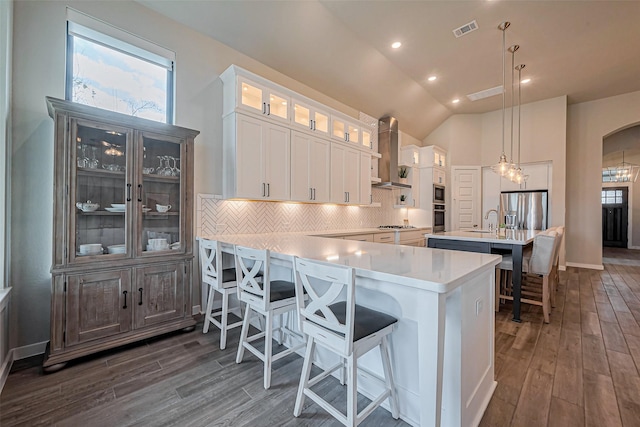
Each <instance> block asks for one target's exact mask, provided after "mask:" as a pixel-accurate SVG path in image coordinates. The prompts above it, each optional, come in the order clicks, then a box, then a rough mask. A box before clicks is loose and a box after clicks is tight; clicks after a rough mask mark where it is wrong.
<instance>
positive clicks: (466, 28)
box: [453, 19, 478, 37]
mask: <svg viewBox="0 0 640 427" xmlns="http://www.w3.org/2000/svg"><path fill="white" fill-rule="evenodd" d="M477 29H478V23H477V22H476V20H475V19H474V20H473V21H471V22H469V23H468V24H464V25H463V26H462V27H460V28H456V29H455V30H453V34H454V35H455V36H456V37H462V36H464V35H465V34H468V33H470V32H471V31H475V30H477Z"/></svg>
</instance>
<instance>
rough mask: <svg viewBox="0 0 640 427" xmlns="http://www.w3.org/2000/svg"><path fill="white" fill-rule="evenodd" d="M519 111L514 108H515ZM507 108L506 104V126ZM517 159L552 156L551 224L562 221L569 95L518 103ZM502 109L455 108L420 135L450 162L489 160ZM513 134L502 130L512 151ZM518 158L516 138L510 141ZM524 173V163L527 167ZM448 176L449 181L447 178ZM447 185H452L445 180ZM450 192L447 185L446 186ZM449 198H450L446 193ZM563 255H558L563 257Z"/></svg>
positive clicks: (495, 153) (497, 143) (495, 154)
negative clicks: (443, 151) (473, 110)
mask: <svg viewBox="0 0 640 427" xmlns="http://www.w3.org/2000/svg"><path fill="white" fill-rule="evenodd" d="M516 114H517V111H516ZM510 118H511V110H510V109H507V111H506V114H505V121H506V123H507V129H508V126H509V123H510ZM521 118H522V125H521V143H520V146H521V150H522V154H521V156H520V161H521V163H533V162H541V161H549V160H550V161H552V162H553V174H552V184H551V188H552V192H551V201H550V204H551V206H552V209H551V225H561V224H564V223H565V193H566V185H565V178H566V170H567V167H566V158H567V157H566V145H567V141H566V128H567V98H566V96H560V97H557V98H552V99H547V100H544V101H539V102H533V103H529V104H523V105H522V112H521ZM501 130H502V110H498V111H492V112H489V113H485V114H457V115H454V116H451V117H450V118H449V119H447V120H446V121H445V122H444V123H443V124H442V125H441V126H440V127H438V128H437V129H436V130H435V131H433V132H432V133H431V134H430V135H429V136H427V138H425V140H424V145H432V144H433V145H438V146H440V147H442V148H445V149H446V150H447V151H448V155H449V165H453V166H472V165H476V166H491V165H493V164H495V163H497V162H498V159H499V157H500V153H501V152H502V135H501ZM510 138H511V134H510V131H509V130H507V132H506V134H505V153H506V154H507V156H508V157H511V139H510ZM513 158H514V160H517V140H516V144H515V145H514V154H513ZM524 171H525V173H526V168H525V170H524ZM449 182H451V181H450V180H449ZM449 187H450V186H449ZM447 191H448V192H450V191H451V190H450V189H448V190H447ZM449 200H451V199H449ZM563 261H564V260H562V259H561V262H563Z"/></svg>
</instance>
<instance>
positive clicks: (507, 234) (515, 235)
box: [424, 230, 542, 245]
mask: <svg viewBox="0 0 640 427" xmlns="http://www.w3.org/2000/svg"><path fill="white" fill-rule="evenodd" d="M541 232H542V230H504V233H502V232H501V233H498V234H496V233H495V232H492V233H489V232H486V233H485V232H481V231H464V230H458V231H445V232H442V233H433V234H429V233H427V234H425V235H424V236H425V237H426V238H427V239H429V238H434V239H449V240H466V241H470V242H485V243H508V244H512V245H527V244H529V243H531V242H532V241H533V238H534V237H535V235H536V234H538V233H541Z"/></svg>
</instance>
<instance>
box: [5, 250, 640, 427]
mask: <svg viewBox="0 0 640 427" xmlns="http://www.w3.org/2000/svg"><path fill="white" fill-rule="evenodd" d="M604 257H605V258H604V259H605V262H606V264H605V270H604V271H595V270H585V269H575V268H569V269H568V270H567V271H566V272H561V284H560V287H559V289H558V298H557V299H558V301H557V307H556V308H555V309H553V311H552V314H551V323H550V324H548V325H545V324H544V323H543V322H542V311H541V310H540V308H539V307H533V306H528V305H524V306H523V307H524V312H523V314H522V320H523V321H522V323H514V322H512V321H511V320H510V319H511V316H510V306H503V307H502V309H501V311H500V312H499V313H497V315H496V379H497V381H498V387H497V389H496V391H495V394H494V396H493V398H492V400H491V403H490V405H489V407H488V409H487V411H486V413H485V416H484V418H483V420H482V423H481V425H482V426H599V427H600V426H606V427H609V426H640V376H639V368H640V326H639V322H640V251H626V250H608V251H605V254H604ZM238 332H239V331H238V330H237V329H236V330H234V331H233V332H232V333H231V335H230V337H229V345H228V347H227V349H226V350H224V351H220V350H219V348H218V338H219V334H218V333H217V332H215V328H214V329H212V330H211V331H210V333H209V334H207V335H203V334H202V333H201V332H200V331H199V330H196V331H194V332H191V333H178V334H173V335H170V336H165V337H163V338H160V339H154V340H149V341H147V342H144V343H142V344H141V345H136V346H130V347H128V348H126V349H123V350H119V351H112V352H108V353H104V354H101V355H98V356H94V357H89V358H85V359H82V360H79V361H77V362H72V363H70V364H69V366H68V367H67V368H66V369H64V370H62V371H60V372H57V373H55V374H52V375H41V374H40V370H39V368H37V367H31V366H30V363H29V362H33V360H30V361H24V362H18V363H16V364H15V366H14V370H13V372H12V373H11V375H9V378H8V379H7V383H6V385H5V387H4V389H3V391H2V394H1V395H0V425H2V426H13V425H29V426H33V425H59V426H80V425H83V426H84V425H87V426H88V425H90V426H92V427H93V426H129V425H136V426H162V425H166V426H173V425H180V426H205V425H206V426H214V425H215V426H234V427H235V426H281V425H285V426H298V425H301V426H333V425H336V424H337V423H336V421H335V420H334V419H333V418H331V416H329V415H328V414H327V413H325V412H324V411H323V410H322V409H320V408H319V407H318V406H317V405H315V404H312V403H310V402H309V400H308V399H307V402H306V407H305V409H304V411H303V415H302V416H301V417H300V418H294V417H293V415H292V413H293V404H294V400H295V393H296V387H297V384H298V379H299V374H300V370H301V366H302V359H301V358H300V357H298V356H295V355H291V356H289V357H286V358H284V359H282V360H281V361H278V362H276V364H275V366H274V374H273V379H272V387H271V389H270V390H267V391H265V390H264V389H263V388H262V365H261V363H260V362H259V361H258V360H257V359H256V358H255V357H254V356H253V355H250V354H248V352H246V354H245V362H243V363H242V364H240V365H236V363H235V345H236V344H237V341H238ZM318 387H320V391H321V393H322V394H324V395H326V396H328V397H329V399H330V400H332V403H334V404H336V405H340V404H342V409H344V407H345V406H346V397H345V396H346V395H345V390H344V388H343V387H341V386H339V384H338V382H337V381H335V380H334V379H333V378H328V379H327V380H325V382H324V383H322V384H320V385H319V386H318ZM366 403H367V401H366V399H364V398H363V399H362V401H361V402H360V405H364V404H366ZM363 425H368V426H385V427H386V426H399V425H406V424H404V423H402V422H398V421H395V420H393V419H392V418H391V416H390V414H389V413H388V412H387V411H385V410H383V409H378V410H376V412H375V413H374V414H373V415H372V416H371V417H369V419H367V421H365V423H364V424H363Z"/></svg>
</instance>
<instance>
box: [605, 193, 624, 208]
mask: <svg viewBox="0 0 640 427" xmlns="http://www.w3.org/2000/svg"><path fill="white" fill-rule="evenodd" d="M622 202H623V199H622V190H617V189H616V190H602V204H603V205H616V204H621V203H622Z"/></svg>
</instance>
